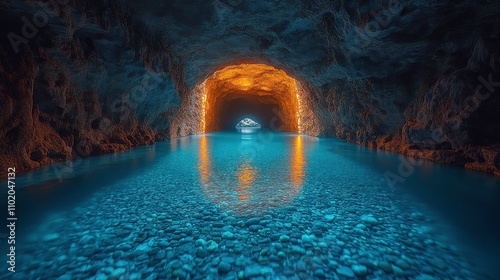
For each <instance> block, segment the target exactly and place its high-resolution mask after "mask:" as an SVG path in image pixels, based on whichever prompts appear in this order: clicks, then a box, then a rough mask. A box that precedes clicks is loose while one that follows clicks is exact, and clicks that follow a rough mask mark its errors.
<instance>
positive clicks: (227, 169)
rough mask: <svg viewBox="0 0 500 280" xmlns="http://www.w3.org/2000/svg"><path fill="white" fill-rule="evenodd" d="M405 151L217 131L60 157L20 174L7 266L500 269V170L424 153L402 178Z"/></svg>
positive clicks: (134, 271) (470, 275)
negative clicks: (454, 163) (397, 178)
mask: <svg viewBox="0 0 500 280" xmlns="http://www.w3.org/2000/svg"><path fill="white" fill-rule="evenodd" d="M402 161H405V159H404V158H402V157H400V156H398V155H395V154H390V153H385V152H380V151H375V150H369V149H366V148H361V147H358V146H355V145H352V144H348V143H345V142H342V141H339V140H336V139H331V138H314V137H308V136H299V135H295V134H278V133H261V134H255V135H240V134H236V133H214V134H207V135H204V136H191V137H186V138H181V139H176V140H173V141H171V142H163V143H158V144H156V145H153V146H148V147H142V148H138V149H134V150H132V151H130V152H125V153H119V154H114V155H104V156H100V157H94V158H88V159H83V160H76V161H73V162H68V163H64V164H59V165H54V166H49V167H47V168H44V169H41V170H37V171H35V172H32V173H28V174H24V175H22V176H18V178H17V180H16V187H17V196H16V198H17V205H16V206H17V207H16V208H17V217H18V221H17V227H16V232H17V236H16V237H17V240H16V241H17V243H16V244H17V247H16V248H17V249H16V271H17V272H16V273H15V274H11V273H6V269H7V266H6V264H5V261H2V268H3V269H2V272H1V274H0V275H2V277H3V278H5V279H10V278H12V279H177V278H178V279H238V278H239V279H355V278H359V279H421V280H422V279H500V278H499V276H500V270H499V269H498V265H499V264H500V206H499V202H500V180H499V179H497V178H494V177H490V176H485V175H482V174H476V173H471V172H466V171H464V170H462V169H461V168H455V167H450V166H443V165H438V164H433V163H430V162H424V163H423V164H421V165H418V166H414V169H415V170H414V171H413V172H406V174H404V175H407V176H403V179H404V181H402V182H399V183H398V184H396V185H395V186H390V185H388V183H387V181H386V179H385V176H384V175H385V174H387V172H392V173H394V174H399V172H398V168H399V166H400V165H401V162H402ZM410 162H411V161H410ZM405 171H408V170H405ZM410 173H411V174H410ZM2 185H4V186H5V185H6V182H2ZM1 199H2V201H6V198H5V196H2V197H1ZM2 205H4V204H2ZM2 220H3V221H5V216H2ZM5 240H6V239H5V238H3V239H2V248H1V249H2V252H7V247H6V242H5ZM2 254H3V253H2ZM4 258H5V257H4ZM5 259H6V258H5Z"/></svg>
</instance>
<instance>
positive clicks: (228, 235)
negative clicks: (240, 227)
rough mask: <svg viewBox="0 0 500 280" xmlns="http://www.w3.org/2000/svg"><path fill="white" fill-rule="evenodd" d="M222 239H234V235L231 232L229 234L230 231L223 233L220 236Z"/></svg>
mask: <svg viewBox="0 0 500 280" xmlns="http://www.w3.org/2000/svg"><path fill="white" fill-rule="evenodd" d="M222 238H224V239H229V240H232V239H235V237H234V234H233V233H232V232H230V231H225V232H224V233H223V234H222Z"/></svg>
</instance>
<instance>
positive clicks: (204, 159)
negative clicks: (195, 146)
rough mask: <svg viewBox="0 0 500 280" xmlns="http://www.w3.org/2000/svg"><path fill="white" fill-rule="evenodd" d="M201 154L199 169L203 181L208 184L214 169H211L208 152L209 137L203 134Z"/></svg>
mask: <svg viewBox="0 0 500 280" xmlns="http://www.w3.org/2000/svg"><path fill="white" fill-rule="evenodd" d="M199 154H200V162H199V165H198V169H199V170H200V177H201V182H202V183H203V184H204V185H206V184H207V183H208V179H209V178H210V173H211V172H212V171H211V169H210V155H209V154H208V145H207V137H206V136H205V135H203V136H201V140H200V152H199Z"/></svg>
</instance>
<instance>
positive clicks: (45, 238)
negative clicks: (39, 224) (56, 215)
mask: <svg viewBox="0 0 500 280" xmlns="http://www.w3.org/2000/svg"><path fill="white" fill-rule="evenodd" d="M59 237H60V235H59V234H57V233H49V234H46V235H44V236H43V241H53V240H56V239H58V238H59Z"/></svg>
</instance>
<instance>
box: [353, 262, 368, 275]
mask: <svg viewBox="0 0 500 280" xmlns="http://www.w3.org/2000/svg"><path fill="white" fill-rule="evenodd" d="M351 269H352V271H353V272H354V274H356V275H358V276H365V275H366V274H368V269H367V268H366V266H364V265H361V264H355V265H353V266H351Z"/></svg>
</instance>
